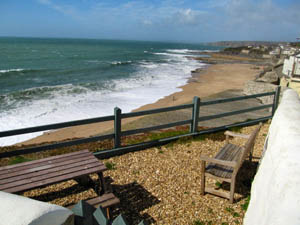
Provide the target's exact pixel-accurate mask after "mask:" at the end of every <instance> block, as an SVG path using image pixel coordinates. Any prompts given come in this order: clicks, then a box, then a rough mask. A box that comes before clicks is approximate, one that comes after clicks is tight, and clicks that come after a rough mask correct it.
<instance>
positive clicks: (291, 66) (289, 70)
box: [282, 54, 300, 78]
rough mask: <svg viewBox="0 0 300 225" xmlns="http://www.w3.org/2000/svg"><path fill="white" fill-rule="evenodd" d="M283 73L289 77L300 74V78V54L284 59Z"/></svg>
mask: <svg viewBox="0 0 300 225" xmlns="http://www.w3.org/2000/svg"><path fill="white" fill-rule="evenodd" d="M282 73H283V74H284V75H286V76H288V77H295V76H299V78H300V54H298V55H295V56H290V58H289V59H285V60H284V64H283V69H282Z"/></svg>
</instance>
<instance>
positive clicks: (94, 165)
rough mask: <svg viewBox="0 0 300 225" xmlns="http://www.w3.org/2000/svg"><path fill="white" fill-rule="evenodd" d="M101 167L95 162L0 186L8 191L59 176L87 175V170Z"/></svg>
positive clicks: (0, 188)
mask: <svg viewBox="0 0 300 225" xmlns="http://www.w3.org/2000/svg"><path fill="white" fill-rule="evenodd" d="M97 167H99V163H98V162H94V163H91V164H88V165H87V164H85V165H81V166H78V167H73V168H69V169H62V170H60V171H55V172H52V173H51V172H50V173H47V174H43V175H40V176H35V177H30V178H27V179H20V180H17V181H14V182H11V183H6V184H2V185H1V186H0V190H2V189H7V188H11V187H16V186H20V185H25V184H29V183H33V182H36V181H43V180H48V179H50V178H54V177H58V176H64V175H68V174H69V173H74V172H79V173H81V174H79V175H86V173H85V171H86V170H87V169H92V168H97Z"/></svg>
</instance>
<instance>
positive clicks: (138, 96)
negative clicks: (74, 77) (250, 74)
mask: <svg viewBox="0 0 300 225" xmlns="http://www.w3.org/2000/svg"><path fill="white" fill-rule="evenodd" d="M160 55H161V57H162V60H164V61H165V63H159V62H145V61H141V62H140V64H138V65H137V72H135V73H134V74H132V76H131V77H130V78H126V79H119V80H112V81H110V82H108V83H107V84H106V88H105V89H99V90H96V91H94V90H93V91H92V90H89V89H86V90H84V91H82V92H80V93H79V94H70V88H84V87H78V86H77V87H76V86H72V85H65V87H64V88H61V89H60V90H59V91H55V92H54V93H52V94H51V96H50V97H49V98H47V99H45V98H44V99H38V100H33V101H31V102H28V103H26V104H23V105H21V106H20V107H17V108H14V109H11V110H9V111H4V112H0V131H5V130H13V129H20V128H25V127H31V126H39V125H45V124H53V123H59V122H65V121H72V120H79V119H87V118H93V117H101V116H106V115H112V114H113V111H114V107H116V106H117V107H119V108H121V109H122V112H130V111H132V110H133V109H136V108H139V107H141V106H143V105H145V104H149V103H153V102H155V101H157V100H159V99H160V98H163V97H165V96H168V95H170V94H172V93H174V92H178V91H180V90H181V89H180V88H179V87H180V86H182V85H184V84H186V82H187V79H188V78H189V77H190V76H191V71H192V70H194V69H196V68H199V67H201V66H203V64H201V63H199V62H198V61H195V60H190V59H187V58H186V57H185V55H175V54H168V53H166V54H160ZM41 134H42V132H37V133H30V134H26V135H17V136H12V137H7V138H1V139H0V146H7V145H12V144H15V143H19V142H22V141H25V140H28V139H31V138H34V137H36V136H39V135H41Z"/></svg>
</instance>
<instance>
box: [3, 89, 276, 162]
mask: <svg viewBox="0 0 300 225" xmlns="http://www.w3.org/2000/svg"><path fill="white" fill-rule="evenodd" d="M279 94H280V86H279V87H277V89H276V91H274V92H266V93H261V94H255V95H248V96H239V97H234V98H226V99H218V100H212V101H205V102H201V100H200V98H198V97H194V99H193V104H185V105H179V106H172V107H166V108H159V109H151V110H146V111H140V112H131V113H122V111H121V109H119V108H117V107H116V108H115V110H114V115H112V116H105V117H98V118H92V119H85V120H76V121H70V122H65V123H56V124H50V125H44V126H37V127H29V128H23V129H16V130H10V131H1V132H0V138H1V137H9V136H14V135H20V134H26V133H33V132H39V131H47V130H52V129H61V128H66V127H72V126H78V125H86V124H91V123H99V122H106V121H114V133H111V134H106V135H101V136H94V137H89V138H82V139H77V140H71V141H64V142H59V143H54V144H47V145H43V146H37V147H30V148H25V149H20V150H14V151H9V152H2V153H0V159H1V158H4V157H12V156H17V155H23V154H29V153H35V152H40V151H45V150H52V149H57V148H61V147H67V146H72V145H78V144H83V143H89V142H96V141H103V140H107V139H114V148H113V149H107V150H101V151H99V152H95V153H94V154H95V155H96V156H97V157H98V158H108V157H111V156H115V155H120V154H124V153H127V152H130V151H136V150H141V149H145V148H149V147H152V146H156V145H160V144H164V143H167V142H170V141H172V140H176V139H178V138H181V137H187V136H196V135H201V134H207V133H212V132H217V131H222V130H226V129H228V128H231V127H234V126H246V125H251V124H256V123H259V122H262V121H266V120H268V119H271V118H272V117H273V115H274V113H275V110H276V108H277V106H278V101H279ZM265 96H273V103H272V104H266V105H262V106H257V107H252V108H247V109H241V110H236V111H231V112H226V113H220V114H216V115H210V116H202V117H201V116H200V114H201V107H203V106H208V105H213V104H220V103H226V102H233V101H242V100H246V99H250V98H258V97H265ZM266 108H271V109H272V112H271V115H269V116H266V117H261V118H258V119H254V120H251V121H246V122H240V123H235V124H228V125H225V126H220V127H215V128H211V129H207V130H201V131H198V123H199V122H202V121H207V120H212V119H216V118H223V117H227V116H232V115H237V114H241V113H246V112H252V111H257V110H262V109H266ZM182 109H192V118H191V119H189V120H183V121H176V122H172V123H167V124H162V125H158V126H152V127H146V128H139V129H133V130H127V131H122V126H121V124H122V119H125V118H130V117H137V116H144V115H150V114H155V113H163V112H171V111H175V110H182ZM186 124H189V125H190V132H189V133H187V134H183V135H177V136H173V137H169V138H163V139H158V140H155V141H149V142H142V143H139V144H134V145H128V146H122V143H121V138H122V137H124V136H128V135H133V134H138V133H144V132H149V131H154V130H161V129H165V128H170V127H176V126H180V125H186Z"/></svg>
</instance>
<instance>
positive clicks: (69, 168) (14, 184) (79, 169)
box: [0, 150, 119, 208]
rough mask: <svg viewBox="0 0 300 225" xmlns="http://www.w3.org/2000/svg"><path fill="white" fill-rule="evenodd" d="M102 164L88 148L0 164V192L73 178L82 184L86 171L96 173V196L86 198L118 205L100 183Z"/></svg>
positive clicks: (85, 178) (87, 173)
mask: <svg viewBox="0 0 300 225" xmlns="http://www.w3.org/2000/svg"><path fill="white" fill-rule="evenodd" d="M105 170H107V168H106V166H105V165H104V164H103V163H102V162H100V161H99V160H98V159H97V158H96V157H95V156H94V155H93V154H92V153H91V152H89V151H88V150H83V151H77V152H73V153H68V154H63V155H58V156H52V157H48V158H44V159H39V160H34V161H29V162H24V163H19V164H16V165H11V166H3V167H0V191H5V192H9V193H19V192H24V191H28V190H31V189H35V188H40V187H44V186H47V185H51V184H55V183H59V182H63V181H66V180H70V179H75V180H76V181H77V182H79V183H81V184H84V185H86V184H87V183H89V182H91V179H90V178H89V176H88V175H89V174H92V173H96V174H98V177H99V181H100V188H99V190H97V192H98V194H99V195H100V196H99V197H97V198H94V199H91V200H89V203H90V204H95V205H99V204H101V206H102V207H103V208H109V207H110V206H112V205H115V204H118V203H119V199H118V198H116V197H115V196H114V195H113V194H112V193H108V188H107V187H106V184H105V182H104V177H103V171H105Z"/></svg>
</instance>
